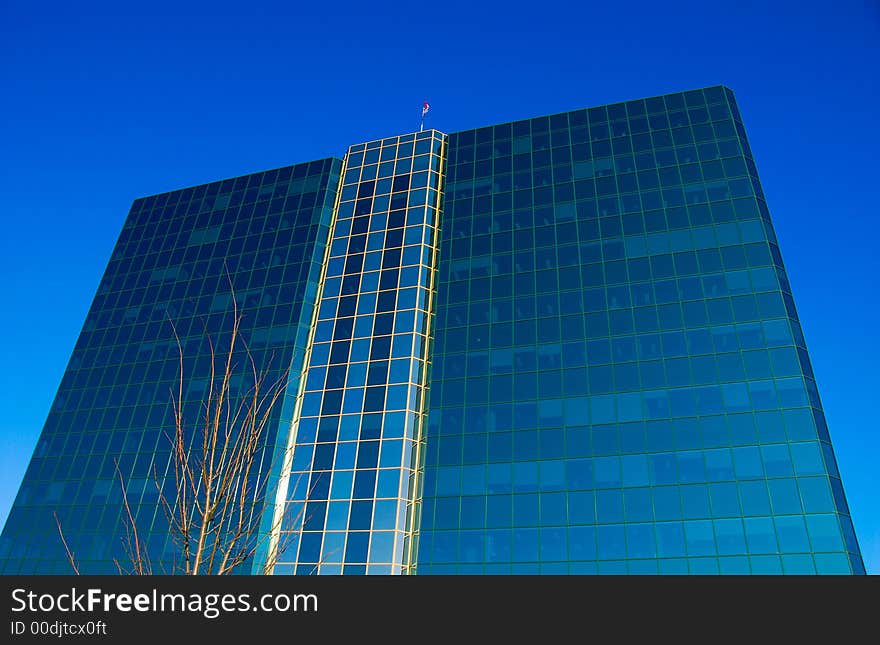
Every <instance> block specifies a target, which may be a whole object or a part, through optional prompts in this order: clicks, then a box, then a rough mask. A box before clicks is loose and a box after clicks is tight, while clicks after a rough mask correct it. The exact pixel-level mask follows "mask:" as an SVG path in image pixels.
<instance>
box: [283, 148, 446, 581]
mask: <svg viewBox="0 0 880 645" xmlns="http://www.w3.org/2000/svg"><path fill="white" fill-rule="evenodd" d="M444 147H445V135H443V134H441V133H439V132H436V131H433V130H429V131H425V132H419V133H416V134H408V135H404V136H400V137H392V138H389V139H382V140H379V141H372V142H369V143H365V144H358V145H355V146H352V147H351V148H349V150H348V153H347V154H346V157H345V166H344V172H343V179H342V183H341V186H340V193H339V198H338V204H337V208H336V217H335V220H334V222H333V224H332V227H331V232H330V236H331V237H330V242H329V245H328V251H327V257H326V260H325V266H324V274H323V281H322V291H321V293H320V296H319V299H318V303H317V305H316V312H315V316H314V319H313V328H312V337H311V341H310V344H309V355H308V357H307V363H306V364H307V368H306V370H305V373H304V377H303V379H302V387H301V392H302V396H301V403H300V407H299V408H298V410H297V413H296V415H295V420H294V423H293V426H292V430H291V437H290V445H292V446H293V457H292V459H293V462H292V466H291V469H290V473H289V481H288V483H287V485H286V490H285V486H282V487H281V490H280V491H279V494H280V495H281V496H282V498H286V499H287V500H288V503H287V507H288V510H287V511H286V517H285V526H284V530H283V531H282V534H281V536H280V537H279V540H278V544H279V547H278V564H277V565H276V566H275V573H276V574H283V573H297V574H311V573H329V574H339V573H342V574H401V573H411V572H412V569H413V564H414V536H415V534H416V532H417V529H418V527H417V521H418V505H419V497H418V496H419V488H420V471H421V468H420V460H421V459H422V449H423V440H422V428H423V417H424V405H425V390H426V386H427V382H426V373H427V371H426V365H427V362H428V354H427V352H428V342H427V339H428V337H429V335H430V333H431V315H430V312H431V309H432V300H433V296H432V289H433V288H434V274H435V272H436V271H435V267H436V254H437V249H436V239H437V226H438V217H439V210H438V209H439V203H440V196H441V192H440V191H441V186H442V172H443V166H444V153H445V150H444Z"/></svg>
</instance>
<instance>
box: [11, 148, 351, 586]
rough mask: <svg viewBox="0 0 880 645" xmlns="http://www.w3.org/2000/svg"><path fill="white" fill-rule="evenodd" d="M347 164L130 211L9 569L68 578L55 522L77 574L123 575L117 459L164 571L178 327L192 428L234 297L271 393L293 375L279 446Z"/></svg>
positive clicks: (20, 513) (60, 403) (45, 435)
mask: <svg viewBox="0 0 880 645" xmlns="http://www.w3.org/2000/svg"><path fill="white" fill-rule="evenodd" d="M341 165H342V163H341V161H340V160H338V159H325V160H322V161H315V162H311V163H305V164H300V165H296V166H291V167H286V168H280V169H277V170H272V171H268V172H262V173H257V174H253V175H248V176H244V177H238V178H236V179H228V180H226V181H222V182H215V183H212V184H207V185H203V186H197V187H194V188H187V189H185V190H178V191H174V192H170V193H164V194H161V195H156V196H153V197H147V198H144V199H138V200H136V201H135V202H134V204H133V205H132V208H131V211H130V213H129V215H128V218H127V220H126V222H125V225H124V227H123V229H122V232H121V234H120V237H119V240H118V242H117V244H116V248H115V249H114V251H113V255H112V257H111V259H110V262H109V264H108V266H107V269H106V271H105V273H104V277H103V279H102V280H101V283H100V286H99V287H98V292H97V295H96V296H95V299H94V301H93V303H92V306H91V309H90V310H89V314H88V317H87V318H86V322H85V325H84V327H83V330H82V333H81V334H80V337H79V339H78V341H77V343H76V347H75V348H74V350H73V354H72V356H71V359H70V363H69V364H68V367H67V371H66V372H65V374H64V377H63V379H62V382H61V386H60V387H59V390H58V394H57V395H56V398H55V401H54V403H53V405H52V409H51V411H50V412H49V415H48V419H47V421H46V425H45V427H44V429H43V432H42V434H41V436H40V439H39V442H38V444H37V448H36V450H35V452H34V456H33V458H32V459H31V463H30V465H29V467H28V469H27V472H26V474H25V478H24V482H23V483H22V486H21V489H20V490H19V493H18V496H17V497H16V500H15V503H14V506H13V508H12V511H11V512H10V515H9V519H8V520H7V522H6V526H5V528H4V530H3V534H2V538H0V572H2V573H71V567H70V564H69V563H68V561H67V558H66V556H65V553H64V548H63V545H62V542H61V539H60V537H59V532H58V529H57V527H56V525H55V519H54V516H53V513H57V514H58V519H59V520H60V522H61V525H62V527H63V530H64V536H65V538H66V540H67V542H68V543H69V545H70V547H71V550H72V551H73V553H74V554H75V555H76V560H77V562H78V565H79V567H80V570H81V571H82V572H83V573H116V567H115V565H114V564H113V560H114V558H115V559H118V560H120V562H122V563H123V564H125V563H126V562H127V561H128V557H127V556H126V554H125V551H124V548H123V541H122V537H123V535H124V533H125V526H126V524H125V521H124V520H123V519H122V518H121V517H120V514H121V510H122V509H121V503H122V495H121V490H122V489H121V486H120V484H119V479H118V475H117V470H116V464H117V463H118V465H119V474H120V475H121V476H122V479H123V480H124V481H125V482H126V491H127V496H128V499H129V503H130V504H131V505H132V507H133V508H134V509H135V514H136V517H137V523H138V526H139V527H140V531H141V536H142V537H143V538H144V539H145V540H146V541H147V551H148V553H149V554H150V557H151V560H152V561H153V565H154V570H156V571H157V572H159V571H161V570H162V567H163V566H164V567H165V568H166V570H170V569H171V561H172V559H173V558H174V546H173V544H172V543H171V541H170V540H169V539H168V531H167V527H166V524H165V518H164V514H163V511H162V510H161V508H160V507H159V505H158V492H157V487H156V483H155V477H154V468H155V469H156V472H158V473H159V477H160V479H161V478H162V477H164V473H165V472H166V466H167V463H168V452H169V450H168V441H167V439H166V438H165V436H164V433H165V432H168V431H170V430H172V428H173V422H172V416H171V412H170V398H171V395H170V391H171V389H172V388H174V389H175V390H176V384H177V382H178V379H179V372H178V362H179V354H178V348H177V344H176V341H175V339H174V336H173V333H172V327H171V322H173V323H174V326H175V327H176V329H177V333H178V334H179V336H180V338H181V341H182V347H183V355H184V361H185V365H184V377H185V378H184V381H185V388H186V391H185V394H184V416H185V418H188V419H191V420H192V419H198V418H199V416H200V413H199V407H200V404H201V401H202V400H203V397H204V394H205V386H206V384H207V382H208V377H209V376H210V349H209V345H208V338H209V337H210V338H212V339H213V341H214V342H215V343H217V344H218V350H219V351H221V352H222V351H223V343H224V339H225V342H228V334H229V331H230V328H231V324H232V320H233V314H232V297H233V296H232V293H233V291H234V294H235V298H236V300H237V301H238V304H239V307H240V309H241V310H242V312H243V315H244V317H243V320H242V324H241V336H242V339H243V340H245V341H246V342H247V343H248V344H249V347H250V349H251V351H252V354H253V356H254V359H255V362H256V365H257V368H258V369H260V370H263V369H265V370H266V371H267V372H268V382H272V381H273V380H275V379H277V378H279V377H280V376H282V375H283V373H284V372H285V370H286V369H287V368H288V367H290V368H291V370H290V371H291V375H292V376H293V379H292V381H291V383H290V392H291V393H292V394H291V395H290V396H287V397H285V401H284V403H283V404H282V405H279V406H276V407H275V408H274V409H273V411H272V417H271V419H270V423H269V426H268V427H269V430H268V431H267V436H266V440H267V442H268V443H269V444H270V445H271V444H272V443H273V442H274V441H275V435H276V434H277V430H278V426H279V424H281V423H282V421H284V420H285V419H286V420H287V422H288V423H289V419H290V417H291V414H292V405H291V403H292V401H293V399H294V398H295V393H296V387H297V385H298V376H299V374H300V370H301V362H302V357H303V353H304V349H305V342H306V339H307V332H308V326H309V321H310V318H311V314H312V309H313V306H314V299H315V294H316V290H317V281H318V279H319V271H320V266H321V261H322V259H323V255H324V248H325V244H326V240H327V232H328V226H329V223H330V219H331V213H332V208H333V200H334V198H335V195H336V186H337V185H338V182H339V173H340V171H341ZM234 392H235V388H233V394H234ZM284 439H285V440H286V433H285V434H284ZM172 479H173V477H172ZM178 560H179V558H178Z"/></svg>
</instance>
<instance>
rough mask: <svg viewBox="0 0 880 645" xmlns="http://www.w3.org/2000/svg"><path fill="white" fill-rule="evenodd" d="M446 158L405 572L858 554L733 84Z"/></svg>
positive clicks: (631, 566) (748, 567)
mask: <svg viewBox="0 0 880 645" xmlns="http://www.w3.org/2000/svg"><path fill="white" fill-rule="evenodd" d="M448 155H449V157H448V161H449V167H448V174H447V186H446V196H445V200H444V202H443V215H442V218H443V219H442V233H441V245H440V265H439V286H438V300H437V309H436V337H435V340H434V345H433V358H432V371H431V391H430V400H429V408H430V413H429V427H428V432H427V453H426V470H425V480H424V481H425V485H424V499H423V517H422V522H421V535H420V550H419V565H418V572H419V573H612V574H613V573H636V574H641V573H782V572H784V573H816V572H818V573H850V572H863V565H862V562H861V557H860V555H859V550H858V545H857V544H856V540H855V537H854V533H853V529H852V524H851V522H850V518H849V515H848V509H847V506H846V501H845V498H844V494H843V489H842V487H841V483H840V479H839V474H838V471H837V467H836V465H835V459H834V455H833V451H832V449H831V444H830V441H829V437H828V431H827V428H826V425H825V420H824V416H823V413H822V407H821V403H820V401H819V396H818V394H817V391H816V385H815V382H814V380H813V374H812V371H811V368H810V364H809V358H808V356H807V351H806V347H805V344H804V338H803V334H802V332H801V328H800V325H799V323H798V319H797V314H796V312H795V308H794V303H793V300H792V297H791V292H790V287H789V284H788V281H787V279H786V276H785V271H784V268H783V265H782V259H781V256H780V254H779V249H778V246H777V242H776V238H775V236H774V233H773V228H772V226H771V223H770V218H769V214H768V211H767V206H766V204H765V201H764V196H763V193H762V192H761V187H760V183H759V181H758V176H757V172H756V170H755V165H754V162H753V160H752V156H751V151H750V149H749V146H748V143H747V141H746V137H745V133H744V130H743V126H742V123H741V118H740V115H739V113H738V111H737V108H736V104H735V102H734V98H733V95H732V93H731V92H730V91H729V90H727V89H725V88H722V87H713V88H707V89H705V90H695V91H691V92H686V93H682V94H670V95H667V96H662V97H655V98H650V99H646V100H637V101H630V102H627V103H618V104H615V105H609V106H603V107H597V108H592V109H589V110H579V111H575V112H569V113H566V114H557V115H553V116H549V117H540V118H536V119H531V120H526V121H518V122H515V123H506V124H503V125H498V126H494V127H486V128H481V129H477V130H470V131H466V132H460V133H457V134H452V135H450V137H449V153H448Z"/></svg>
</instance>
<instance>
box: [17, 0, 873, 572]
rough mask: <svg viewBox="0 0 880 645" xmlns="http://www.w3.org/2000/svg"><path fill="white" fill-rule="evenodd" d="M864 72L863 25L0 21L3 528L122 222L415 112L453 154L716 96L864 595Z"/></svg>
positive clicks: (809, 5) (174, 13) (422, 5)
mask: <svg viewBox="0 0 880 645" xmlns="http://www.w3.org/2000/svg"><path fill="white" fill-rule="evenodd" d="M305 4H307V5H310V6H309V7H308V8H303V7H302V5H305ZM135 5H136V6H135ZM349 5H350V6H349ZM377 7H381V8H380V9H377ZM878 69H880V4H878V2H877V1H876V0H839V1H837V2H827V1H826V2H815V1H811V0H807V1H806V2H789V1H776V0H774V1H773V2H767V1H766V0H763V1H755V0H742V1H739V2H726V3H715V2H705V1H701V2H675V1H671V2H654V1H644V0H632V1H631V2H627V3H622V4H621V3H613V2H603V3H593V2H569V3H558V2H554V1H552V0H544V1H541V2H530V3H519V2H516V1H515V0H514V1H507V2H495V1H494V0H492V1H483V0H479V1H474V0H469V1H467V2H459V0H453V1H451V2H450V1H444V2H424V1H413V2H405V3H385V2H379V3H349V2H347V1H342V2H333V3H329V2H327V3H323V2H316V3H311V2H310V3H300V2H297V1H296V0H294V1H291V0H287V1H285V2H261V1H259V0H252V1H251V2H236V3H229V4H227V3H224V2H222V1H216V0H215V1H213V2H204V3H203V2H186V1H181V0H177V1H176V2H165V1H164V0H159V1H155V2H149V3H129V2H112V3H98V2H88V1H87V0H86V1H84V2H75V3H70V2H53V1H49V2H41V3H34V2H32V1H31V0H25V1H22V0H5V1H4V2H3V3H0V82H2V97H3V98H2V100H0V150H2V153H0V159H2V161H0V218H2V228H0V231H2V235H0V280H2V282H0V284H2V285H3V300H2V305H0V307H2V309H0V311H2V315H0V336H2V338H3V342H2V349H0V359H2V365H3V370H2V371H0V409H2V410H3V414H2V416H0V438H2V450H0V524H2V523H3V522H5V518H6V514H7V512H8V508H9V506H10V504H11V503H12V500H13V498H14V495H15V492H16V490H17V488H18V485H19V483H20V480H21V476H22V474H23V473H24V470H25V467H26V466H27V462H28V460H29V458H30V454H31V452H32V450H33V448H34V445H35V444H36V440H37V437H38V435H39V432H40V430H41V428H42V425H43V422H44V421H45V417H46V413H47V411H48V409H49V406H50V404H51V402H52V399H53V397H54V395H55V390H56V388H57V387H58V384H59V382H60V380H61V376H62V374H63V372H64V368H65V366H66V364H67V360H68V358H69V356H70V352H71V350H72V349H73V346H74V343H75V341H76V338H77V335H78V333H79V330H80V327H81V325H82V322H83V320H84V319H85V315H86V312H87V310H88V307H89V305H90V303H91V299H92V296H93V294H94V291H95V289H96V288H97V285H98V282H99V280H100V277H101V275H102V273H103V271H104V267H105V265H106V262H107V259H108V258H109V255H110V252H111V250H112V247H113V244H114V242H115V240H116V237H117V235H118V234H119V231H120V229H121V227H122V223H123V221H124V218H125V215H126V213H127V211H128V208H129V206H130V204H131V201H132V200H133V199H134V198H136V197H140V196H144V195H150V194H154V193H158V192H162V191H167V190H171V189H175V188H181V187H185V186H190V185H193V184H200V183H204V182H208V181H213V180H216V179H220V178H225V177H231V176H236V175H241V174H244V173H249V172H254V171H259V170H266V169H270V168H275V167H278V166H282V165H287V164H291V163H295V162H299V161H308V160H311V159H315V158H321V157H325V156H330V155H337V156H341V155H342V154H343V153H344V151H345V148H346V147H347V146H348V145H349V144H350V143H352V142H357V141H365V140H370V139H373V138H377V137H381V136H388V135H394V134H399V133H401V132H407V131H411V130H413V129H416V128H417V126H418V112H419V107H420V104H421V102H422V101H423V100H425V99H427V100H429V101H430V102H431V105H432V113H431V116H430V121H429V124H430V125H431V126H433V127H436V128H438V129H440V130H444V131H446V132H454V131H457V130H461V129H465V128H473V127H478V126H481V125H489V124H492V123H499V122H504V121H510V120H514V119H520V118H526V117H531V116H536V115H540V114H550V113H554V112H561V111H564V110H571V109H576V108H582V107H588V106H593V105H601V104H606V103H611V102H615V101H622V100H627V99H634V98H641V97H646V96H652V95H656V94H663V93H667V92H674V91H679V90H685V89H690V88H695V87H702V86H706V85H715V84H719V83H721V84H725V85H727V86H729V87H731V88H732V89H733V90H734V91H735V92H736V96H737V99H738V101H739V105H740V108H741V109H742V112H743V115H744V119H745V124H746V128H747V130H748V134H749V138H750V142H751V144H752V149H753V151H754V153H755V156H756V159H757V165H758V169H759V172H760V175H761V180H762V183H763V186H764V191H765V193H766V195H767V199H768V202H769V206H770V211H771V213H772V216H773V219H774V222H775V225H776V231H777V234H778V237H779V240H780V244H781V247H782V253H783V257H784V259H785V263H786V267H787V269H788V274H789V277H790V278H791V282H792V285H793V289H794V293H795V300H796V302H797V306H798V309H799V312H800V316H801V321H802V323H803V327H804V330H805V333H806V337H807V343H808V346H809V350H810V353H811V356H812V359H813V365H814V369H815V372H816V375H817V379H818V383H819V389H820V393H821V396H822V399H823V402H824V405H825V411H826V414H827V417H828V422H829V426H830V429H831V435H832V438H833V441H834V445H835V448H836V451H837V456H838V460H839V462H840V467H841V470H842V472H843V481H844V486H845V488H846V492H847V494H848V497H849V503H850V506H851V508H852V514H853V520H854V523H855V527H856V531H857V533H858V536H859V540H860V542H861V546H862V551H863V553H864V556H865V560H866V565H867V566H868V570H869V571H872V572H874V573H880V495H878V486H877V484H876V482H877V463H878V460H880V432H878V431H877V418H878V413H877V405H876V402H877V401H878V400H880V397H878V394H877V392H878V379H877V367H878V350H877V346H878V343H877V337H876V328H877V318H878V312H880V310H878V296H880V290H878V288H877V282H876V281H877V276H878V274H880V272H878V260H877V257H878V251H877V248H878V237H880V212H878V207H877V186H878V181H880V180H878V171H880V164H878V161H877V159H878V156H877V151H878V150H880V134H878V132H880V128H878V104H880V91H878V72H877V70H878Z"/></svg>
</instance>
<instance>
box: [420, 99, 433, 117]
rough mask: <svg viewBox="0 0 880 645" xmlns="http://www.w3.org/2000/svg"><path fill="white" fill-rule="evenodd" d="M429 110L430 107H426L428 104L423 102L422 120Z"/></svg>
mask: <svg viewBox="0 0 880 645" xmlns="http://www.w3.org/2000/svg"><path fill="white" fill-rule="evenodd" d="M430 109H431V106H430V105H428V102H427V101H425V103H424V105H422V118H423V119H424V118H425V115H426V114H427V113H428V110H430Z"/></svg>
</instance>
